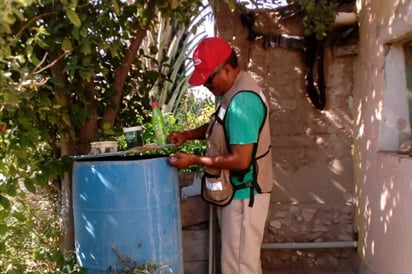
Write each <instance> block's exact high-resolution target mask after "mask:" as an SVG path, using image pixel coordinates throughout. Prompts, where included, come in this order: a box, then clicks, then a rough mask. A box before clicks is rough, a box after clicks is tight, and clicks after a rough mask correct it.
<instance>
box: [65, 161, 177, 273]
mask: <svg viewBox="0 0 412 274" xmlns="http://www.w3.org/2000/svg"><path fill="white" fill-rule="evenodd" d="M166 159H167V158H166V157H156V158H151V159H132V160H124V159H122V160H104V159H98V160H97V159H96V160H83V161H75V162H74V166H73V213H74V230H75V248H76V257H77V260H78V262H79V263H80V265H81V266H83V267H85V268H86V269H87V273H88V274H108V273H110V272H111V271H114V270H116V271H117V272H118V273H121V270H123V269H125V267H126V268H127V267H129V268H131V267H133V266H134V264H137V265H140V266H143V265H148V264H149V262H150V264H152V265H154V267H155V268H157V269H158V270H157V271H154V272H150V273H174V274H175V273H178V274H181V273H183V254H182V236H181V235H182V234H181V219H180V203H179V186H178V177H177V170H176V168H173V167H171V166H169V165H168V164H167V160H166ZM116 253H117V254H116ZM118 255H120V257H121V256H124V257H123V258H122V259H121V258H120V257H119V256H118Z"/></svg>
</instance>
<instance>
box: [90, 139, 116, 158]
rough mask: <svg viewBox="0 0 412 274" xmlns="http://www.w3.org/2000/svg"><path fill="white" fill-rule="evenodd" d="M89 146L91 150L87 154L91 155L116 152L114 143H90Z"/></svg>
mask: <svg viewBox="0 0 412 274" xmlns="http://www.w3.org/2000/svg"><path fill="white" fill-rule="evenodd" d="M90 145H91V150H90V153H89V154H93V155H95V154H100V153H107V152H116V151H117V142H116V141H102V142H91V143H90Z"/></svg>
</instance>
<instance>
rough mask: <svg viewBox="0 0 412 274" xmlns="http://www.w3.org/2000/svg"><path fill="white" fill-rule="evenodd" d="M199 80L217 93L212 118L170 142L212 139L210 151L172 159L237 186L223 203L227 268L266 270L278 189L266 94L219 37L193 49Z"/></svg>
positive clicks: (232, 272)
mask: <svg viewBox="0 0 412 274" xmlns="http://www.w3.org/2000/svg"><path fill="white" fill-rule="evenodd" d="M193 63H194V66H195V69H194V73H193V75H192V76H191V78H190V79H189V83H190V84H191V85H193V86H198V85H204V86H205V87H207V88H208V89H209V90H210V91H211V92H212V93H213V94H214V95H215V96H216V98H217V111H216V113H215V114H214V115H213V116H212V118H211V121H210V122H209V124H206V125H203V126H201V127H199V128H196V129H192V130H188V131H183V132H172V133H171V135H170V136H169V142H171V143H174V144H176V145H181V144H183V143H184V142H186V141H187V140H191V139H205V138H206V139H207V141H208V145H207V148H206V152H205V155H204V156H200V155H192V154H186V153H174V154H172V155H170V157H169V163H170V164H171V165H173V166H175V167H178V168H185V167H188V166H190V165H203V166H204V169H205V170H206V171H207V172H209V173H210V172H211V173H214V174H222V172H223V171H229V174H230V179H228V178H229V176H227V177H226V176H221V177H222V178H221V180H225V179H228V180H230V181H231V182H232V183H233V184H234V185H236V186H244V187H243V188H239V189H238V190H236V191H235V193H234V196H233V200H231V202H230V203H229V204H228V205H225V206H222V207H218V208H217V215H218V219H219V224H220V228H221V239H222V250H221V256H222V257H221V268H222V273H223V274H260V273H262V269H261V263H260V247H261V243H262V239H263V233H264V228H265V221H266V216H267V212H268V209H269V203H270V192H271V190H272V186H273V182H272V158H271V146H270V144H271V138H270V130H269V118H268V117H269V115H268V112H269V111H268V110H269V108H268V105H267V102H266V99H265V97H264V95H263V93H262V91H261V89H260V88H259V86H258V85H257V83H256V82H255V81H254V80H253V78H252V77H251V76H250V75H249V74H248V73H246V72H245V71H242V70H241V69H240V67H239V66H238V60H237V56H236V53H235V51H234V50H233V49H232V47H231V46H230V45H229V44H228V43H227V42H226V41H224V40H222V39H220V38H216V37H212V38H206V39H203V40H202V41H201V42H200V43H199V45H198V46H197V48H196V49H195V51H194V54H193Z"/></svg>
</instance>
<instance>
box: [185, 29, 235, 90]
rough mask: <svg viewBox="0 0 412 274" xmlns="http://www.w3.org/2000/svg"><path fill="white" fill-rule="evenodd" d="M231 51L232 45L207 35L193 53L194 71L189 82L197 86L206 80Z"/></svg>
mask: <svg viewBox="0 0 412 274" xmlns="http://www.w3.org/2000/svg"><path fill="white" fill-rule="evenodd" d="M231 53H232V47H231V46H230V45H229V44H228V43H227V42H226V41H225V40H223V39H220V38H217V37H209V38H205V39H203V40H202V41H201V42H200V43H199V45H198V46H197V48H196V49H195V51H194V53H193V64H194V65H195V71H194V72H193V74H192V76H191V77H190V79H189V84H191V85H192V86H199V85H202V84H204V83H205V82H206V80H207V78H208V77H209V76H210V75H211V74H212V73H213V71H214V70H215V69H216V68H217V67H218V66H219V65H221V64H223V62H225V61H226V60H227V59H228V58H229V56H230V54H231Z"/></svg>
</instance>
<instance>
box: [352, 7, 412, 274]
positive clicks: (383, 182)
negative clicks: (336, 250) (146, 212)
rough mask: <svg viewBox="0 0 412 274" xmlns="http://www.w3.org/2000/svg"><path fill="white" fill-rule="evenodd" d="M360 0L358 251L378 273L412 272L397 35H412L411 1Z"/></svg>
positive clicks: (411, 163) (411, 164) (411, 200)
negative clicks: (402, 151)
mask: <svg viewBox="0 0 412 274" xmlns="http://www.w3.org/2000/svg"><path fill="white" fill-rule="evenodd" d="M357 2H358V9H359V21H360V22H359V23H360V35H359V37H360V49H359V57H358V62H357V65H356V69H355V88H354V120H355V125H354V144H355V145H354V149H355V150H354V151H355V154H354V155H355V157H354V159H355V160H354V168H355V174H356V176H355V178H356V196H357V203H358V207H357V212H356V213H357V214H356V223H357V228H358V230H359V245H360V246H359V254H360V256H361V257H362V259H363V260H364V262H365V264H366V265H367V266H368V267H369V268H370V269H371V270H372V271H374V272H375V273H378V274H393V273H396V274H409V273H411V269H412V260H411V254H412V233H411V231H412V218H410V209H411V208H412V185H411V182H412V180H411V178H412V159H411V158H410V157H409V156H408V155H406V156H405V155H399V154H397V153H396V150H397V148H398V147H399V144H400V143H401V142H402V141H403V140H404V139H405V138H408V132H409V131H410V128H409V126H408V121H409V118H408V117H407V116H406V115H405V102H407V101H406V96H405V93H406V87H405V80H404V77H403V78H402V75H404V73H405V71H404V68H405V64H404V63H403V59H402V54H399V53H400V47H399V45H398V43H401V42H402V41H404V40H412V35H411V32H412V1H405V0H401V1H388V0H374V1H370V0H362V1H357ZM406 108H407V106H406ZM409 136H410V135H409ZM409 138H410V137H409ZM388 150H389V151H395V152H392V153H391V152H386V151H388Z"/></svg>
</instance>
